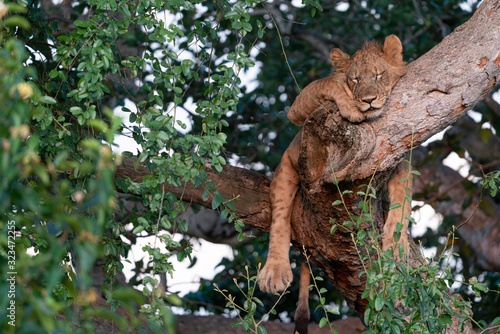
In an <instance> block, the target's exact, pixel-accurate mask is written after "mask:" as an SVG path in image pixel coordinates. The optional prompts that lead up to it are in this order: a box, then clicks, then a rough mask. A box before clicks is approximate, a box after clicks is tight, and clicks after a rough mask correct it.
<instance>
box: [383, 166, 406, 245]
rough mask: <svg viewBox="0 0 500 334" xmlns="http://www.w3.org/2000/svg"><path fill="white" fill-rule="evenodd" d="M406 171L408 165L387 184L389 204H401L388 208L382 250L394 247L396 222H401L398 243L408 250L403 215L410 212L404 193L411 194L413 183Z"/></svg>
mask: <svg viewBox="0 0 500 334" xmlns="http://www.w3.org/2000/svg"><path fill="white" fill-rule="evenodd" d="M408 172H409V168H408V167H407V168H403V169H402V170H401V171H400V172H399V173H397V174H396V175H395V176H393V177H392V178H391V179H390V180H389V183H388V184H387V188H388V191H389V201H390V205H391V206H392V205H394V204H396V203H399V204H401V206H400V207H399V208H396V209H392V210H389V214H388V216H387V220H386V222H385V225H384V232H383V234H382V250H383V251H386V250H387V249H389V248H392V247H394V245H395V241H394V233H395V232H396V227H397V224H398V223H402V224H403V228H402V230H401V237H400V238H399V241H398V243H401V244H403V246H404V247H405V250H406V251H407V250H408V219H406V218H405V217H406V216H409V215H410V214H411V203H409V202H408V201H407V200H406V195H407V194H408V195H410V194H411V189H412V184H413V177H412V176H411V175H408ZM403 178H405V180H403V181H401V180H402V179H403ZM406 179H408V185H407V184H406ZM403 212H404V213H403ZM398 249H399V247H396V249H395V254H398Z"/></svg>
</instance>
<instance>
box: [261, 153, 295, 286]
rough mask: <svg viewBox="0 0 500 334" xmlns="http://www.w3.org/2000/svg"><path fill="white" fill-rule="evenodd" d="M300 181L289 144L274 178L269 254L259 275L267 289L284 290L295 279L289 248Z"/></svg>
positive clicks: (271, 195)
mask: <svg viewBox="0 0 500 334" xmlns="http://www.w3.org/2000/svg"><path fill="white" fill-rule="evenodd" d="M298 185H299V174H298V173H297V171H295V169H294V168H293V166H292V162H291V159H290V148H288V149H287V150H286V151H285V153H284V154H283V157H282V158H281V163H280V164H279V166H278V168H277V169H276V172H275V173H274V177H273V180H272V182H271V191H270V199H271V210H272V223H271V231H270V241H269V254H268V256H267V261H266V265H265V266H264V268H263V269H262V271H261V272H260V275H259V287H260V289H261V290H262V291H265V292H272V293H274V292H277V291H283V290H285V289H286V288H287V285H288V284H289V283H290V282H291V281H292V279H293V275H292V270H291V269H290V259H289V257H288V252H289V249H290V238H291V234H292V227H291V223H290V218H291V211H292V204H293V199H294V198H295V194H296V193H297V189H298Z"/></svg>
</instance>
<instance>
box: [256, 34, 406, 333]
mask: <svg viewBox="0 0 500 334" xmlns="http://www.w3.org/2000/svg"><path fill="white" fill-rule="evenodd" d="M330 57H331V61H332V65H333V67H334V68H335V69H336V71H335V72H334V73H333V74H332V75H331V76H329V77H327V78H324V79H320V80H317V81H314V82H312V83H311V84H310V85H308V86H307V87H306V88H305V89H304V90H303V91H302V92H301V93H300V95H299V96H298V97H297V98H296V100H295V102H294V103H293V105H292V107H291V108H290V111H289V112H288V119H289V120H290V121H291V122H292V123H294V124H296V125H304V123H305V122H306V120H307V122H308V123H315V124H316V123H317V124H318V125H320V126H321V125H322V124H324V123H322V122H325V121H327V122H328V121H332V119H333V118H336V120H335V121H336V122H338V125H339V127H338V129H337V130H336V131H335V132H336V133H330V134H326V135H325V134H323V135H318V136H316V135H317V134H318V133H320V132H321V129H318V131H316V132H317V133H316V134H312V133H311V131H308V132H307V133H305V130H304V129H303V130H301V131H300V132H299V133H298V134H297V135H296V137H295V138H294V140H293V141H292V143H291V144H290V146H289V147H288V149H287V150H286V151H285V153H284V154H283V157H282V159H281V163H280V165H279V166H278V168H277V169H276V171H275V174H274V177H273V180H272V183H271V189H270V200H271V208H272V225H271V231H270V244H269V255H268V258H267V262H266V264H265V266H264V268H263V269H262V271H261V272H260V274H259V287H260V289H261V290H263V291H265V292H270V293H275V292H279V291H283V290H285V289H286V288H287V287H288V285H289V284H290V283H291V281H292V277H293V276H292V271H291V268H290V260H289V256H288V251H289V247H290V241H291V237H292V233H294V235H295V234H300V235H302V236H304V238H307V239H308V240H314V239H315V238H316V237H315V233H321V234H323V235H324V234H325V233H328V231H329V230H330V227H331V223H330V217H334V216H336V217H340V216H342V213H340V215H339V213H338V212H337V213H334V212H329V211H331V210H337V209H335V208H332V205H331V204H332V203H333V202H334V201H335V200H337V199H338V198H339V194H338V191H337V190H336V188H335V187H333V186H331V187H327V188H328V191H327V193H324V192H322V191H319V192H318V191H316V190H317V189H318V188H319V187H317V184H318V183H322V185H324V183H325V178H324V175H325V174H326V175H331V173H332V172H333V171H332V170H331V169H332V167H333V166H329V161H330V160H331V159H332V158H333V157H334V156H338V155H339V154H343V153H344V152H342V150H340V151H329V149H328V148H327V147H331V143H332V142H339V143H343V144H347V145H344V148H345V147H348V146H349V145H350V144H349V143H351V142H352V138H350V136H352V135H353V134H352V133H351V132H353V130H355V129H356V127H360V126H362V124H364V123H366V122H372V121H376V120H377V119H378V118H379V116H381V115H382V113H383V111H384V109H383V107H384V105H385V102H386V100H387V97H388V95H389V93H390V91H391V89H392V87H393V86H394V84H395V83H396V82H397V81H398V80H399V78H400V77H401V76H402V75H404V73H405V62H404V61H403V58H402V45H401V42H400V40H399V39H398V38H397V37H396V36H395V35H391V36H388V37H387V38H386V39H385V42H384V44H383V45H380V44H378V43H376V42H368V43H366V44H365V46H363V48H361V49H360V50H358V51H357V52H356V53H355V54H354V55H353V56H349V55H347V54H346V53H344V52H342V51H341V50H339V49H333V50H332V51H331V53H330ZM329 101H334V102H335V104H336V106H337V107H338V110H339V114H340V116H341V118H342V119H343V120H344V121H342V120H341V119H340V117H339V116H338V114H337V115H335V114H328V112H327V110H331V108H330V106H331V102H329ZM318 109H320V110H319V112H315V113H314V114H312V113H313V111H315V110H318ZM321 109H323V110H321ZM311 114H312V115H311ZM356 123H360V125H354V124H356ZM311 129H313V127H311V126H309V130H311ZM312 132H314V129H313V130H312ZM321 136H323V138H321ZM304 137H307V138H304ZM313 137H316V138H313ZM305 142H307V146H305V147H304V146H303V145H302V144H304V143H305ZM311 143H314V145H311ZM351 150H352V148H351ZM348 159H349V156H345V157H342V158H341V159H340V161H341V162H342V163H343V164H348V163H349V161H348ZM335 161H338V159H336V160H335ZM328 169H330V170H328ZM403 178H407V179H408V182H400V180H401V179H403ZM346 179H348V178H346ZM346 179H345V180H346ZM330 180H331V181H332V179H330ZM345 180H344V181H345ZM374 180H375V182H376V183H377V184H379V186H378V187H379V188H381V185H382V184H384V183H387V192H388V200H389V205H390V206H393V205H394V204H395V203H400V204H403V203H404V202H405V195H406V191H407V190H408V189H409V188H411V177H409V170H408V165H407V164H406V166H404V163H402V164H401V165H400V166H398V168H396V170H395V171H393V172H392V176H388V174H387V173H385V174H384V175H382V176H380V177H374ZM352 181H354V180H352ZM361 181H365V180H361ZM356 182H357V181H356ZM360 184H361V183H360ZM332 185H333V184H332ZM339 186H340V187H341V184H339ZM321 188H325V187H324V186H323V187H321ZM349 189H353V187H352V182H351V183H350V186H349ZM306 194H307V195H306ZM347 197H349V198H347V199H346V201H347V204H348V205H351V204H352V206H353V207H354V206H355V205H357V203H358V202H359V196H347ZM379 197H381V196H380V195H379ZM380 202H382V201H380ZM318 204H320V205H319V206H318ZM319 207H325V208H328V209H326V210H324V211H323V210H322V211H323V212H315V213H314V217H313V216H312V215H311V209H313V208H319ZM379 207H380V210H377V213H376V217H374V219H379V220H382V221H385V224H383V230H382V250H387V249H389V248H393V247H394V246H395V241H394V237H393V235H394V233H395V232H396V226H397V224H398V222H401V223H402V224H403V228H402V230H401V238H400V239H399V242H400V243H401V244H403V245H404V246H405V247H407V244H408V239H407V227H408V220H407V219H405V218H402V217H406V216H407V215H409V214H410V211H411V206H410V205H409V203H406V205H401V207H400V208H399V209H394V210H382V206H381V205H379ZM403 208H404V209H403ZM403 210H404V212H403ZM334 214H335V215H334ZM344 216H345V213H344ZM345 218H346V220H349V217H345ZM336 238H337V236H336V235H335V236H330V237H329V238H328V239H330V240H329V241H328V243H329V242H332V243H338V242H346V240H342V239H345V238H338V240H336ZM294 239H295V238H294ZM347 242H351V241H350V240H348V237H347ZM311 245H314V247H311ZM295 246H299V248H300V245H295ZM304 246H305V247H306V249H307V251H308V252H310V253H309V254H308V255H311V254H312V255H314V253H315V252H316V253H317V250H320V249H321V248H322V247H328V244H325V243H324V242H323V243H317V244H314V242H313V243H306V242H304ZM395 249H396V252H397V249H398V247H395ZM338 256H341V255H338ZM311 261H312V262H313V263H315V261H316V260H315V259H314V256H312V257H311ZM332 270H335V268H332ZM330 277H331V276H330ZM333 277H335V280H342V279H343V277H342V275H341V273H340V272H339V273H335V274H334V275H333ZM309 278H310V274H309V269H308V265H307V264H306V263H305V262H304V261H303V263H302V265H301V274H300V289H299V302H298V306H297V311H296V312H295V323H296V328H295V331H296V332H298V333H299V334H305V333H307V324H308V322H309V305H308V297H309V292H308V289H307V288H308V286H309V283H310V280H309Z"/></svg>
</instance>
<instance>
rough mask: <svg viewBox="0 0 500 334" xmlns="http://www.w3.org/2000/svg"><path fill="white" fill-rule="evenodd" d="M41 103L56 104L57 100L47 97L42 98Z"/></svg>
mask: <svg viewBox="0 0 500 334" xmlns="http://www.w3.org/2000/svg"><path fill="white" fill-rule="evenodd" d="M40 102H42V103H47V104H56V103H57V101H56V99H54V98H53V97H51V96H47V95H45V96H42V97H41V98H40Z"/></svg>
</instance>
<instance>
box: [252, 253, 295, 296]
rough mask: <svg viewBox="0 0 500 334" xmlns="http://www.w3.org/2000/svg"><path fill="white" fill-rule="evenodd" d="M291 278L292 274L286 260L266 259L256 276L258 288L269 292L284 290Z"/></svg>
mask: <svg viewBox="0 0 500 334" xmlns="http://www.w3.org/2000/svg"><path fill="white" fill-rule="evenodd" d="M292 280H293V274H292V269H291V268H290V262H289V261H288V260H281V261H278V260H270V259H268V260H267V263H266V265H265V266H264V268H262V270H261V272H260V274H259V277H258V281H259V288H260V289H261V290H262V291H264V292H269V293H275V292H279V291H284V290H286V288H287V287H288V285H289V284H290V283H291V282H292Z"/></svg>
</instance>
